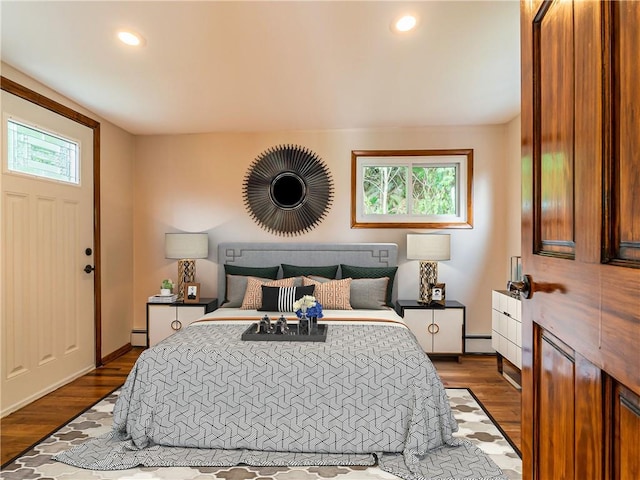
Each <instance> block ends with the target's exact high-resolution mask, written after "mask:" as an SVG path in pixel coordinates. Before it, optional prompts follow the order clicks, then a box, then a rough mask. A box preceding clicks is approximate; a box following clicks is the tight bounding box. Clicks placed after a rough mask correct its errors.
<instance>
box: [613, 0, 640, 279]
mask: <svg viewBox="0 0 640 480" xmlns="http://www.w3.org/2000/svg"><path fill="white" fill-rule="evenodd" d="M611 7H612V8H613V12H612V15H613V22H614V25H615V26H614V28H613V29H612V34H613V39H612V44H613V58H612V63H613V69H614V74H613V78H614V79H615V80H614V83H613V85H612V88H613V92H612V93H613V99H612V104H613V105H614V108H615V112H614V118H613V122H614V135H615V138H614V152H613V153H614V155H613V161H614V166H613V169H614V178H613V182H614V184H613V186H612V190H613V191H614V192H615V193H614V198H613V200H614V201H617V202H618V205H613V212H614V216H613V218H612V220H613V225H611V226H610V228H611V229H612V230H613V232H614V239H615V240H617V241H616V243H615V248H616V252H615V253H616V255H615V257H616V258H618V259H622V260H630V261H633V262H634V263H635V264H636V266H638V267H640V222H636V221H634V219H637V218H638V217H640V182H639V181H638V180H639V179H640V163H639V162H637V161H635V158H637V156H638V152H639V151H640V93H639V91H638V85H639V84H638V78H640V62H638V52H639V51H640V29H639V28H638V25H640V8H638V5H637V4H636V2H611ZM616 133H617V135H616ZM621 212H624V213H625V214H624V215H621ZM627 212H631V215H627V214H626V213H627ZM616 230H617V231H616Z"/></svg>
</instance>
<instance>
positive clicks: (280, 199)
mask: <svg viewBox="0 0 640 480" xmlns="http://www.w3.org/2000/svg"><path fill="white" fill-rule="evenodd" d="M306 194H307V187H306V185H305V184H304V180H303V179H302V178H301V177H300V175H298V174H297V173H294V172H282V173H280V174H278V175H276V176H275V177H274V178H273V180H271V188H270V189H269V195H270V196H271V201H272V202H273V203H274V204H275V205H276V206H277V207H280V208H296V207H298V206H300V205H301V204H302V202H304V199H305V196H306Z"/></svg>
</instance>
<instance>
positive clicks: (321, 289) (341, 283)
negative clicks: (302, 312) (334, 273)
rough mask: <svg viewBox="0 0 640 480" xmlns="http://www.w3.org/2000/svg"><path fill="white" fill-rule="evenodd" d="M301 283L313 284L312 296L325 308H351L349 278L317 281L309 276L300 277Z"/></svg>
mask: <svg viewBox="0 0 640 480" xmlns="http://www.w3.org/2000/svg"><path fill="white" fill-rule="evenodd" d="M302 283H303V285H305V286H307V285H314V286H315V287H316V288H315V290H314V293H313V296H314V297H316V300H317V301H318V302H320V304H321V305H322V308H324V309H327V310H353V309H352V308H351V303H350V298H351V279H350V278H343V279H342V280H329V281H328V282H318V281H316V280H313V279H312V278H309V277H303V278H302Z"/></svg>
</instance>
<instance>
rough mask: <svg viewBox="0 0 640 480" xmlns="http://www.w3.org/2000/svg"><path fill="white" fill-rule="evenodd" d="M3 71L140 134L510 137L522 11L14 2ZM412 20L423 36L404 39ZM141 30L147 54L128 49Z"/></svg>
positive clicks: (7, 16) (485, 6)
mask: <svg viewBox="0 0 640 480" xmlns="http://www.w3.org/2000/svg"><path fill="white" fill-rule="evenodd" d="M0 8H1V11H0V15H1V17H2V25H1V28H2V30H1V33H2V40H1V41H2V43H1V58H2V61H3V62H5V63H7V64H9V65H11V66H13V67H14V68H16V69H18V70H20V71H22V72H23V73H25V74H27V75H29V76H31V77H33V78H34V79H36V80H38V81H40V82H42V83H44V84H46V85H48V86H49V87H51V88H53V89H54V90H56V91H58V92H59V93H61V94H63V95H65V96H66V97H68V98H70V99H72V100H74V101H75V102H77V103H79V104H81V105H83V106H84V107H86V108H88V109H89V110H91V111H93V112H95V113H96V114H98V115H100V116H101V117H103V118H105V119H107V120H108V121H110V122H112V123H114V124H116V125H118V126H120V127H122V128H123V129H125V130H127V131H129V132H131V133H133V134H170V133H198V132H216V131H225V132H229V131H273V130H292V129H293V130H299V129H304V130H308V129H345V128H395V127H397V128H400V127H402V128H407V127H424V126H434V125H478V124H501V123H505V122H507V121H509V120H511V119H512V118H514V117H515V116H516V115H517V114H518V113H519V112H520V41H519V3H518V2H517V1H488V2H482V1H470V2H458V1H424V2H402V1H388V2H381V1H347V2H342V1H306V2H286V1H285V2H271V1H258V2H244V1H227V2H222V1H217V2H214V1H200V2H187V1H173V2H165V1H138V2H130V1H125V2H117V1H103V2H94V1H68V2H55V1H8V0H2V2H1V4H0ZM404 12H414V13H415V14H417V16H418V17H419V26H418V29H417V30H416V31H415V32H413V33H412V34H409V35H407V34H404V35H401V34H398V33H393V32H392V31H391V30H390V28H389V26H390V24H391V21H392V20H393V19H394V18H395V17H397V16H398V15H399V14H401V13H404ZM123 27H125V28H130V29H134V30H136V31H137V32H139V33H140V34H142V36H143V37H144V38H145V40H146V44H145V46H144V47H143V48H138V49H132V48H131V47H126V46H125V45H123V44H120V43H119V42H118V41H117V40H116V38H115V33H116V31H117V30H118V29H119V28H123Z"/></svg>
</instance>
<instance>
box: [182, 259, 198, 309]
mask: <svg viewBox="0 0 640 480" xmlns="http://www.w3.org/2000/svg"><path fill="white" fill-rule="evenodd" d="M195 278H196V261H195V260H190V259H182V260H178V301H179V302H181V301H183V300H184V284H185V283H193V282H194V280H195Z"/></svg>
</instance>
